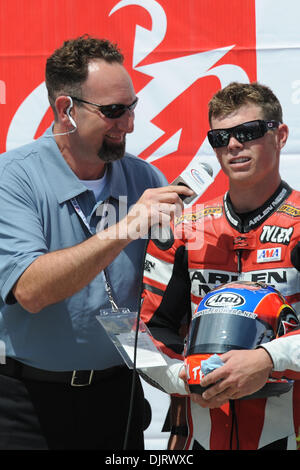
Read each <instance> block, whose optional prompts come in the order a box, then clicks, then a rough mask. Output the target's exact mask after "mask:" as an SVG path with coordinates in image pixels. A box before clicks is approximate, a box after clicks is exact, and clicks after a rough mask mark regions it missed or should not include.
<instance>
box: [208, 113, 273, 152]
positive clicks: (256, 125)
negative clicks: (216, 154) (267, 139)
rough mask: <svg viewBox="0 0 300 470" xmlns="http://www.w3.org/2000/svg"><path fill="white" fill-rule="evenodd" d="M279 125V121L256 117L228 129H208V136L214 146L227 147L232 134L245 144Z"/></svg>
mask: <svg viewBox="0 0 300 470" xmlns="http://www.w3.org/2000/svg"><path fill="white" fill-rule="evenodd" d="M279 125H280V122H278V121H263V120H261V119H256V120H255V121H248V122H244V123H243V124H239V125H238V126H234V127H229V128H228V129H212V130H210V131H208V133H207V137H208V140H209V143H210V145H211V146H212V147H213V148H219V147H227V145H228V144H229V140H230V137H231V136H233V137H234V138H235V139H237V140H238V141H239V142H240V143H241V144H243V143H244V142H250V141H251V140H255V139H259V138H260V137H263V136H264V135H265V133H266V132H267V131H269V130H272V129H276V128H277V127H278V126H279Z"/></svg>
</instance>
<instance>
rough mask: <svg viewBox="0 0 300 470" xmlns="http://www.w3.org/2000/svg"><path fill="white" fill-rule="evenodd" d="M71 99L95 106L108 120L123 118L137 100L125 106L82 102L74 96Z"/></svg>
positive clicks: (134, 105) (131, 109) (132, 108)
mask: <svg viewBox="0 0 300 470" xmlns="http://www.w3.org/2000/svg"><path fill="white" fill-rule="evenodd" d="M71 98H72V99H73V100H75V101H80V102H81V103H86V104H91V105H92V106H96V107H97V108H98V109H99V111H100V112H101V113H102V114H103V115H104V116H105V117H107V118H109V119H118V118H119V117H121V116H123V114H124V113H126V111H127V110H128V111H133V110H134V108H135V107H136V105H137V102H138V98H136V99H135V100H134V101H133V103H131V104H129V105H127V104H106V105H101V104H96V103H91V102H90V101H86V100H83V99H81V98H76V96H71Z"/></svg>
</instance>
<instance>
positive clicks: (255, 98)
mask: <svg viewBox="0 0 300 470" xmlns="http://www.w3.org/2000/svg"><path fill="white" fill-rule="evenodd" d="M248 103H252V104H255V105H257V106H259V107H260V108H261V109H262V112H263V119H265V120H275V121H279V122H282V108H281V104H280V102H279V100H278V98H277V97H276V96H275V95H274V93H273V92H272V90H271V89H270V88H269V87H267V86H265V85H261V84H260V83H258V82H253V83H237V82H232V83H230V84H229V85H227V86H226V87H225V88H223V89H222V90H219V91H218V92H217V93H216V94H215V95H214V96H213V98H212V99H211V100H210V102H209V103H208V108H209V112H208V118H209V123H210V124H211V119H212V118H220V117H226V116H228V115H229V114H231V113H232V112H233V111H236V110H237V109H238V108H240V107H241V106H243V105H245V104H248Z"/></svg>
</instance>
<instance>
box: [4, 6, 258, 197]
mask: <svg viewBox="0 0 300 470" xmlns="http://www.w3.org/2000/svg"><path fill="white" fill-rule="evenodd" d="M29 6H30V8H29ZM208 6H209V7H208ZM2 12H3V15H5V16H6V21H5V22H3V24H2V35H3V36H2V37H4V38H6V43H5V44H3V43H2V45H1V48H2V51H1V56H0V57H1V58H0V80H1V85H2V86H1V92H2V95H3V90H4V92H5V97H3V96H2V95H1V98H0V112H1V129H0V133H1V134H0V142H1V149H0V150H1V152H3V151H5V150H9V149H11V148H14V147H17V146H20V145H22V144H24V143H27V142H30V141H31V140H32V139H34V138H37V137H38V136H40V135H41V134H42V133H43V132H44V130H45V129H46V128H47V127H48V126H49V125H50V124H51V121H52V112H51V110H50V108H49V103H48V99H47V93H46V88H45V84H44V69H45V62H46V58H47V57H48V56H49V55H50V54H51V53H52V52H53V51H54V50H55V49H56V48H57V47H60V46H61V44H62V43H63V41H64V40H66V39H69V38H74V37H77V36H79V35H82V34H84V33H88V34H91V35H94V36H97V37H106V38H108V39H110V40H112V41H113V42H117V43H118V44H119V46H120V48H121V49H122V51H123V53H124V55H125V58H126V59H125V66H126V68H127V69H128V71H129V72H130V74H131V77H132V80H133V83H134V86H135V90H136V93H137V95H138V96H139V105H138V107H137V108H136V120H135V131H134V133H133V134H131V135H128V136H127V150H128V151H129V152H131V153H133V154H135V155H139V156H140V157H141V158H143V159H145V160H147V161H149V162H151V163H153V164H154V165H156V166H157V167H158V168H159V169H161V170H162V171H163V172H164V173H165V175H166V176H167V178H168V180H169V181H172V180H173V179H174V178H175V177H176V176H178V175H179V174H180V173H181V172H182V171H183V170H184V169H185V168H186V167H187V165H188V164H189V163H190V162H191V161H192V160H193V159H194V158H197V159H202V160H203V161H206V162H208V163H209V164H210V165H211V166H212V167H213V169H214V176H215V182H214V183H213V184H212V185H211V187H210V188H208V190H207V191H206V193H205V195H204V196H203V197H205V198H206V199H207V198H210V197H213V196H215V195H216V194H219V193H221V192H223V191H224V189H225V187H226V181H225V178H224V176H223V175H222V174H221V173H218V171H219V167H218V166H217V162H216V158H215V157H214V154H213V151H212V149H211V148H210V147H209V144H208V143H207V139H206V133H207V130H208V119H207V103H208V101H209V99H210V98H211V97H212V95H213V94H214V93H215V92H216V91H217V90H218V89H219V88H221V87H223V86H225V85H226V84H228V83H229V82H231V81H243V82H249V81H253V80H255V79H256V49H255V0H245V1H244V2H243V7H242V8H241V2H240V0H231V2H230V3H228V2H224V0H210V2H207V1H204V0H203V1H202V0H189V1H188V2H182V0H121V1H118V0H102V1H101V2H99V1H98V0H89V3H88V8H87V7H86V5H84V4H83V3H82V1H81V0H65V2H63V4H62V3H61V2H60V1H59V0H56V1H54V2H53V0H44V1H43V2H40V1H39V0H31V2H28V1H26V0H23V1H19V2H18V9H16V8H15V4H14V2H11V1H10V0H2ZM33 12H34V14H33Z"/></svg>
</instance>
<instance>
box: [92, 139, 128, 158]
mask: <svg viewBox="0 0 300 470" xmlns="http://www.w3.org/2000/svg"><path fill="white" fill-rule="evenodd" d="M125 144H126V143H125V139H124V140H123V142H122V143H121V144H112V143H111V142H107V141H105V140H104V141H103V144H102V147H101V148H100V150H99V151H98V157H99V158H100V159H101V160H102V161H103V162H105V163H109V162H115V161H116V160H120V159H121V158H123V157H124V154H125Z"/></svg>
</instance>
